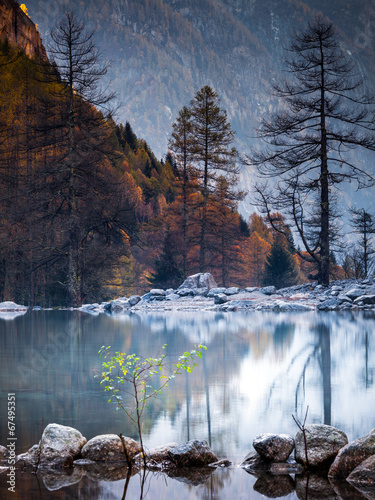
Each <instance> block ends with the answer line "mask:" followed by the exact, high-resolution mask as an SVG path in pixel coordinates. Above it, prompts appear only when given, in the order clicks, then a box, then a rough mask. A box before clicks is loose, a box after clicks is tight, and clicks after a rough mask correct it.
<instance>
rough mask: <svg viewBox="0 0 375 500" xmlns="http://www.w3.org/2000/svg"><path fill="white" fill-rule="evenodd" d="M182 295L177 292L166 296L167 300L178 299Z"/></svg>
mask: <svg viewBox="0 0 375 500" xmlns="http://www.w3.org/2000/svg"><path fill="white" fill-rule="evenodd" d="M180 297H181V296H180V295H177V293H169V294H168V295H167V296H166V297H165V300H178V299H179V298H180Z"/></svg>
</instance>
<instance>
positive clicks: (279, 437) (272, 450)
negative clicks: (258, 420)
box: [253, 434, 294, 462]
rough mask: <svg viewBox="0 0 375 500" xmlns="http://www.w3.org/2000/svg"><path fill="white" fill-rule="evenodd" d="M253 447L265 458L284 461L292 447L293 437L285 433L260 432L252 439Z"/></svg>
mask: <svg viewBox="0 0 375 500" xmlns="http://www.w3.org/2000/svg"><path fill="white" fill-rule="evenodd" d="M253 446H254V449H255V450H256V451H257V452H258V453H259V455H260V456H261V457H262V458H264V459H265V460H269V461H272V462H286V461H287V460H288V457H289V455H290V454H291V453H292V451H293V448H294V439H293V438H292V437H291V436H288V435H287V434H260V435H259V436H257V437H256V438H255V439H254V441H253Z"/></svg>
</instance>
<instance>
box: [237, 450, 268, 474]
mask: <svg viewBox="0 0 375 500" xmlns="http://www.w3.org/2000/svg"><path fill="white" fill-rule="evenodd" d="M269 465H270V463H269V461H268V460H266V459H264V458H263V457H261V456H260V455H259V453H258V452H257V451H250V453H248V454H247V455H246V457H245V458H244V459H243V461H242V462H241V463H240V467H242V468H243V469H246V470H247V471H249V472H267V471H268V468H269Z"/></svg>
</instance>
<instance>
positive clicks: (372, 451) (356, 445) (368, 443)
mask: <svg viewBox="0 0 375 500" xmlns="http://www.w3.org/2000/svg"><path fill="white" fill-rule="evenodd" d="M371 455H375V429H372V431H370V433H369V434H368V435H367V436H364V437H362V438H359V439H356V440H355V441H352V442H351V443H349V444H347V445H346V446H344V447H343V448H341V450H340V451H339V453H338V454H337V457H336V458H335V461H334V462H333V464H332V465H331V468H330V469H329V472H328V477H330V478H333V479H346V478H347V477H348V476H349V474H350V473H351V472H352V471H353V470H354V469H355V468H356V467H357V466H358V465H359V464H360V463H361V462H363V461H364V460H366V459H367V458H369V457H370V456H371Z"/></svg>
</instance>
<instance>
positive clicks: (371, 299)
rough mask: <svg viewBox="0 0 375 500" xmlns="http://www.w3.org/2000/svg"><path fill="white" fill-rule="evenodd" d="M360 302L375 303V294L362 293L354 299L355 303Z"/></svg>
mask: <svg viewBox="0 0 375 500" xmlns="http://www.w3.org/2000/svg"><path fill="white" fill-rule="evenodd" d="M360 302H361V303H362V304H365V305H367V304H368V305H373V304H375V295H361V296H360V297H358V298H356V299H355V300H354V304H359V303H360Z"/></svg>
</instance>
